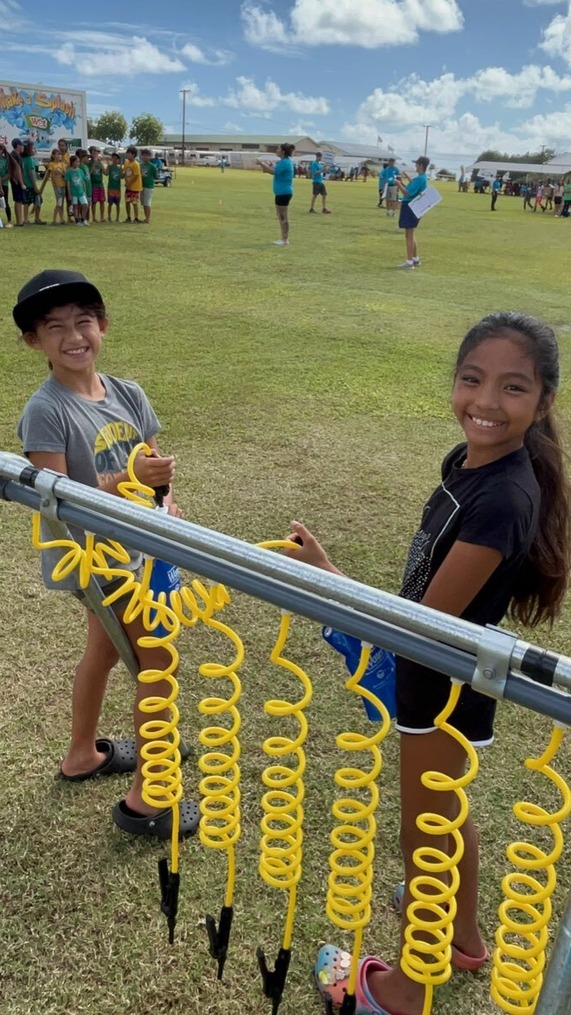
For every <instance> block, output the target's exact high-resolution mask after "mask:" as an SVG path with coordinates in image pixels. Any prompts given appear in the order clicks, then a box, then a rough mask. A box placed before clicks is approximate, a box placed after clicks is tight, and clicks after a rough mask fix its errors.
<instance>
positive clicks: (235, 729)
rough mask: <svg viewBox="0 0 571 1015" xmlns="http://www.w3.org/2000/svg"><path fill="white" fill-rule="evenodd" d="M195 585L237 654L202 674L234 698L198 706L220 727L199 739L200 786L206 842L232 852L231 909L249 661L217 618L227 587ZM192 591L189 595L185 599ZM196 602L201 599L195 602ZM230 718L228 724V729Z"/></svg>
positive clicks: (201, 611)
mask: <svg viewBox="0 0 571 1015" xmlns="http://www.w3.org/2000/svg"><path fill="white" fill-rule="evenodd" d="M192 587H193V589H194V591H195V592H197V594H198V596H199V598H200V599H202V601H203V606H202V608H201V607H200V606H199V605H198V604H196V611H197V616H198V617H199V619H200V620H201V621H202V623H203V624H205V626H206V627H210V628H211V629H212V630H215V631H218V632H219V633H220V634H223V635H224V636H225V637H226V638H228V640H229V641H230V643H231V645H232V648H233V650H234V657H233V659H232V660H231V662H229V663H227V664H224V663H216V662H207V663H203V664H202V665H201V666H200V667H199V669H198V672H199V674H200V676H202V677H206V678H208V679H214V680H228V681H229V682H230V686H231V694H230V696H229V697H228V698H223V697H221V696H220V695H212V696H209V697H207V698H203V700H202V701H201V702H200V704H199V706H198V708H199V711H200V712H201V714H202V715H205V716H207V717H208V718H209V720H212V719H213V718H216V719H217V720H218V722H217V723H216V725H211V726H206V727H205V728H204V729H202V730H201V732H200V733H199V735H198V739H199V741H200V743H201V744H202V746H203V747H205V748H206V752H205V753H204V754H203V755H202V756H201V757H200V758H199V761H198V767H199V769H200V771H201V772H202V774H203V778H202V779H201V781H200V783H199V787H198V788H199V791H200V794H201V800H200V813H201V815H202V817H201V820H200V833H199V834H200V841H201V842H202V844H203V845H204V846H207V847H208V848H210V849H223V850H225V851H226V854H227V861H228V878H227V885H226V895H225V900H224V905H225V906H228V907H230V906H232V901H233V897H234V886H235V879H236V858H235V849H234V848H235V845H236V843H237V841H238V839H239V838H240V766H239V763H238V762H239V759H240V742H239V740H238V733H239V731H240V725H241V719H240V713H239V711H238V702H239V700H240V696H241V693H242V684H241V681H240V678H239V676H238V670H239V668H240V666H241V665H242V663H243V660H244V646H243V644H242V641H241V639H240V637H239V635H237V634H236V632H235V631H233V630H232V628H230V627H228V625H227V624H223V623H222V622H221V621H219V620H216V619H215V617H214V612H215V610H217V609H221V608H222V607H223V606H224V605H226V604H227V603H229V602H230V597H229V595H228V593H227V591H226V589H225V588H224V587H223V586H220V585H219V586H216V587H215V588H214V589H212V590H207V589H206V588H205V587H204V586H203V585H202V583H201V582H199V581H195V582H193V583H192ZM185 593H186V595H185ZM182 599H183V602H184V601H186V605H187V606H189V605H190V598H189V596H188V590H186V589H183V590H182ZM195 602H196V600H195ZM224 720H226V721H227V723H228V725H222V722H223V721H224Z"/></svg>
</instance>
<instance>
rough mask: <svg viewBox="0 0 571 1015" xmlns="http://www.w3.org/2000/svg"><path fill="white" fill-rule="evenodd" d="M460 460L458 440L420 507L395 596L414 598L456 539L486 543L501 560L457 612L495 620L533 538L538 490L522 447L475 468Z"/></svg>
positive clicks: (473, 618)
mask: <svg viewBox="0 0 571 1015" xmlns="http://www.w3.org/2000/svg"><path fill="white" fill-rule="evenodd" d="M465 459H466V445H465V444H459V445H458V446H457V447H455V448H454V449H453V450H452V451H451V452H450V453H449V454H448V455H447V456H446V458H445V459H444V461H443V463H442V482H441V484H440V486H439V487H438V488H437V489H436V490H435V491H434V493H433V494H432V496H431V497H430V499H429V500H428V501H427V503H426V504H425V506H424V511H423V514H422V521H421V524H420V529H419V530H418V532H417V533H416V535H415V537H414V539H413V541H412V544H411V548H410V551H409V555H408V562H407V565H406V568H405V573H404V578H403V585H402V589H401V591H400V595H401V596H402V597H403V598H404V599H412V600H413V601H414V602H417V603H418V602H420V600H421V599H422V597H423V596H424V593H425V592H426V589H427V588H428V586H429V585H430V582H431V581H432V578H433V577H434V575H435V574H436V572H437V571H438V569H439V567H440V565H441V564H442V562H443V561H444V559H445V557H446V556H447V555H448V553H449V552H450V550H451V549H452V546H453V544H454V543H455V542H456V541H457V540H460V541H461V542H463V543H472V544H475V545H476V546H486V547H489V548H490V549H492V550H498V551H499V553H501V554H502V557H503V558H504V559H503V560H502V562H501V564H500V565H499V566H498V567H497V568H496V570H495V571H494V573H493V574H492V575H491V577H490V578H489V579H488V581H487V582H486V584H485V585H484V587H483V588H482V589H481V590H480V592H479V593H478V595H477V596H476V598H475V599H473V600H472V602H471V603H470V605H469V606H468V607H467V609H466V610H465V611H464V613H463V614H462V616H463V617H464V619H465V620H471V621H473V622H474V623H475V624H497V623H499V621H500V620H501V619H502V617H503V616H504V615H505V613H506V610H507V608H508V605H509V602H510V599H511V597H512V595H513V590H514V579H515V578H516V577H517V573H518V571H519V570H520V568H521V566H522V564H523V562H524V561H525V559H526V557H527V556H528V554H529V551H530V548H531V544H532V542H533V539H534V536H535V530H536V528H537V519H538V515H539V502H540V490H539V485H538V482H537V479H536V478H535V473H534V471H533V468H532V465H531V462H530V459H529V455H528V453H527V451H526V449H525V448H519V449H518V450H517V451H512V453H511V454H509V455H505V456H504V458H500V459H498V460H497V461H495V462H490V464H489V465H482V466H480V467H479V468H477V469H464V468H462V464H463V462H464V461H465Z"/></svg>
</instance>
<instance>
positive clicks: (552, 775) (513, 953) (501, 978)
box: [490, 724, 571, 1015]
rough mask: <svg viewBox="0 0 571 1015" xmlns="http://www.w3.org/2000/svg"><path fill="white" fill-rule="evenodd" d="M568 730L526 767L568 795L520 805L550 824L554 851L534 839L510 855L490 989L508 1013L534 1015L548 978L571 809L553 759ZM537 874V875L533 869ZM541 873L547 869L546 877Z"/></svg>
mask: <svg viewBox="0 0 571 1015" xmlns="http://www.w3.org/2000/svg"><path fill="white" fill-rule="evenodd" d="M564 733H565V729H564V728H563V727H562V726H560V725H559V724H556V725H555V727H554V729H553V732H552V735H551V739H550V742H549V745H548V747H547V749H546V750H545V752H544V753H543V754H542V755H541V757H540V758H528V759H527V760H526V762H525V766H526V768H528V769H530V770H531V771H532V772H539V773H541V775H544V776H545V777H546V778H547V779H549V781H550V782H551V783H552V784H553V785H554V786H555V787H556V788H557V790H558V791H559V792H560V794H561V797H562V799H563V803H562V806H561V807H560V808H559V810H558V811H555V812H554V813H550V812H549V811H547V810H546V809H545V808H544V807H540V806H539V805H538V804H534V803H529V802H526V801H523V802H521V803H517V804H515V806H514V809H513V811H514V814H515V816H516V818H518V819H519V820H520V821H522V822H523V823H524V824H526V825H532V826H533V827H535V828H548V829H549V831H550V832H551V834H552V836H553V848H552V850H551V851H550V852H549V853H546V852H545V851H544V850H542V849H540V848H539V847H538V846H536V845H534V844H533V843H531V842H513V843H512V844H511V845H510V846H508V848H507V850H506V855H507V858H508V860H509V861H510V863H511V864H512V865H513V866H514V867H515V870H514V871H512V872H511V873H509V874H507V875H506V876H505V877H504V878H503V880H502V891H503V893H504V896H505V899H504V901H503V902H502V904H501V906H500V908H499V910H498V915H499V917H500V921H501V924H500V926H499V928H498V930H497V931H496V949H495V951H494V958H493V969H492V981H491V987H490V993H491V996H492V998H493V1000H494V1001H495V1002H496V1004H497V1005H498V1006H499V1007H500V1008H501V1009H502V1011H505V1012H509V1013H510V1015H522V1013H524V1015H528V1013H529V1015H531V1013H533V1012H534V1011H535V1008H536V1006H537V1001H538V999H539V993H540V990H541V985H542V982H543V970H544V967H545V949H546V947H547V942H548V936H549V921H550V918H551V910H552V906H551V896H552V895H553V892H554V891H555V885H556V882H557V878H556V873H555V863H556V862H557V860H559V858H560V856H561V853H562V851H563V833H562V831H561V827H560V826H561V822H562V821H564V820H565V818H567V817H568V816H569V814H570V813H571V790H570V789H569V786H568V785H567V783H566V782H565V780H564V779H563V778H562V776H561V775H559V774H558V773H557V772H555V771H554V770H553V768H551V762H552V761H553V759H554V758H555V755H556V753H557V751H558V749H559V747H560V745H561V743H562V740H563V736H564ZM531 872H533V873H531ZM535 872H542V874H543V875H544V877H543V879H542V880H540V879H539V878H538V877H537V876H536V873H535Z"/></svg>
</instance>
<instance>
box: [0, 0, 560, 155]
mask: <svg viewBox="0 0 571 1015" xmlns="http://www.w3.org/2000/svg"><path fill="white" fill-rule="evenodd" d="M135 12H136V17H135V16H134V14H135ZM91 13H92V14H93V17H92V18H91V19H90V18H89V15H90V14H91ZM0 78H2V79H4V80H14V81H21V82H25V83H36V82H38V83H40V82H41V83H43V84H45V85H53V86H56V87H58V88H64V87H69V88H82V89H85V90H86V91H87V101H88V114H89V115H91V116H97V115H99V114H100V113H102V112H103V111H105V110H108V109H117V110H120V111H121V112H122V113H123V114H124V115H125V117H126V118H127V120H128V122H130V120H131V118H132V117H133V116H135V115H137V114H139V113H141V112H151V113H155V114H156V115H157V116H159V117H160V119H161V120H162V121H163V123H164V124H165V127H166V129H167V130H169V131H174V132H180V131H181V129H182V102H181V97H180V90H181V89H182V88H186V89H187V90H188V91H187V99H186V130H187V132H188V133H192V132H200V133H223V132H224V133H226V132H228V133H234V134H236V136H238V135H239V134H240V133H246V134H254V133H257V134H258V133H264V134H275V133H283V134H284V136H285V135H286V134H288V133H303V134H309V135H310V136H311V137H313V138H315V139H316V140H321V139H323V138H329V139H331V140H335V139H339V140H343V139H344V140H354V141H358V142H362V143H367V142H372V143H376V140H377V136H378V135H380V136H381V137H382V138H383V140H384V142H385V143H386V144H389V145H391V146H392V147H393V148H394V149H395V150H396V151H397V152H398V153H399V154H401V155H402V156H405V157H410V156H414V155H415V153H418V152H419V151H422V149H423V147H424V137H425V125H426V124H430V132H429V154H430V155H431V156H432V158H433V159H434V161H435V162H436V164H437V166H438V167H441V166H444V165H446V164H449V165H450V166H451V167H452V168H454V167H456V166H457V165H458V164H459V162H460V161H469V159H470V157H473V156H476V155H477V154H478V153H479V152H480V151H481V150H482V149H484V148H487V147H494V148H499V149H501V150H506V151H510V152H523V151H526V150H531V149H533V150H538V149H540V148H541V146H542V145H549V146H551V147H554V148H555V149H556V150H557V151H558V152H561V151H565V150H569V149H570V148H571V2H570V0H244V2H241V0H187V2H186V3H184V4H183V3H178V2H177V0H174V2H172V0H171V2H170V3H164V4H160V3H158V2H157V0H153V2H151V0H137V2H136V3H131V4H125V3H117V0H113V2H111V0H98V2H97V3H96V4H92V5H89V4H78V3H77V0H58V3H57V4H49V3H46V2H45V0H0Z"/></svg>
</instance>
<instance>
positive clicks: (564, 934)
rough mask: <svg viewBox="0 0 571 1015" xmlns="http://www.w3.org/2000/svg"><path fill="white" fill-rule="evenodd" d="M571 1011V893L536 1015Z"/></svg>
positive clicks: (563, 1013) (567, 1013)
mask: <svg viewBox="0 0 571 1015" xmlns="http://www.w3.org/2000/svg"><path fill="white" fill-rule="evenodd" d="M570 1012H571V893H570V894H569V895H568V897H567V906H566V909H565V912H564V914H563V918H562V920H561V923H560V924H559V930H558V931H557V937H556V938H555V944H554V945H553V951H552V952H551V958H550V960H549V965H548V966H547V972H546V974H545V979H544V981H543V987H542V988H541V993H540V995H539V1001H538V1002H537V1007H536V1009H535V1015H569V1013H570Z"/></svg>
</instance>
